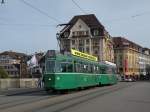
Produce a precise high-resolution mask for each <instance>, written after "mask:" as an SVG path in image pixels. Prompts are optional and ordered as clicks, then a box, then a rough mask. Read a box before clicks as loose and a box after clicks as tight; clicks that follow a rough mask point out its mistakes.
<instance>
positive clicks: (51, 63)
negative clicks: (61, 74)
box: [46, 61, 55, 73]
mask: <svg viewBox="0 0 150 112" xmlns="http://www.w3.org/2000/svg"><path fill="white" fill-rule="evenodd" d="M46 72H47V73H54V72H55V61H47V62H46Z"/></svg>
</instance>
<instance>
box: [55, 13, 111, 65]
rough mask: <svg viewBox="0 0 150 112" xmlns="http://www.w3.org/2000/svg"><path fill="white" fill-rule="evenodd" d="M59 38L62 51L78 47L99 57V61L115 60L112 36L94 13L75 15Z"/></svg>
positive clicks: (58, 35)
mask: <svg viewBox="0 0 150 112" xmlns="http://www.w3.org/2000/svg"><path fill="white" fill-rule="evenodd" d="M57 39H58V42H59V46H60V52H62V53H64V52H70V50H71V49H76V50H78V51H81V52H84V53H88V54H91V55H93V56H96V57H98V60H99V61H109V62H114V50H113V42H112V37H111V36H110V35H109V33H108V32H107V31H106V30H105V28H104V26H103V25H102V24H101V23H100V22H99V21H98V19H97V18H96V16H95V15H93V14H90V15H78V16H74V17H73V18H72V19H71V20H70V22H69V23H68V24H66V26H65V27H64V28H63V29H62V30H61V31H60V32H59V33H58V34H57Z"/></svg>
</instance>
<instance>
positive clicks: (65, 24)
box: [57, 23, 70, 27]
mask: <svg viewBox="0 0 150 112" xmlns="http://www.w3.org/2000/svg"><path fill="white" fill-rule="evenodd" d="M67 25H70V24H69V23H64V24H58V25H57V27H58V26H67Z"/></svg>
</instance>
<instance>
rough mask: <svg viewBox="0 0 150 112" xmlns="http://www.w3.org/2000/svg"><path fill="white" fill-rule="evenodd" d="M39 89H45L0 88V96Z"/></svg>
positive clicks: (37, 89)
mask: <svg viewBox="0 0 150 112" xmlns="http://www.w3.org/2000/svg"><path fill="white" fill-rule="evenodd" d="M39 91H44V89H43V88H8V89H2V90H1V89H0V96H12V95H20V94H27V93H32V92H39Z"/></svg>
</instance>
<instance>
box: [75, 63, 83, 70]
mask: <svg viewBox="0 0 150 112" xmlns="http://www.w3.org/2000/svg"><path fill="white" fill-rule="evenodd" d="M74 72H82V70H81V64H80V63H76V64H75V65H74Z"/></svg>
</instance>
